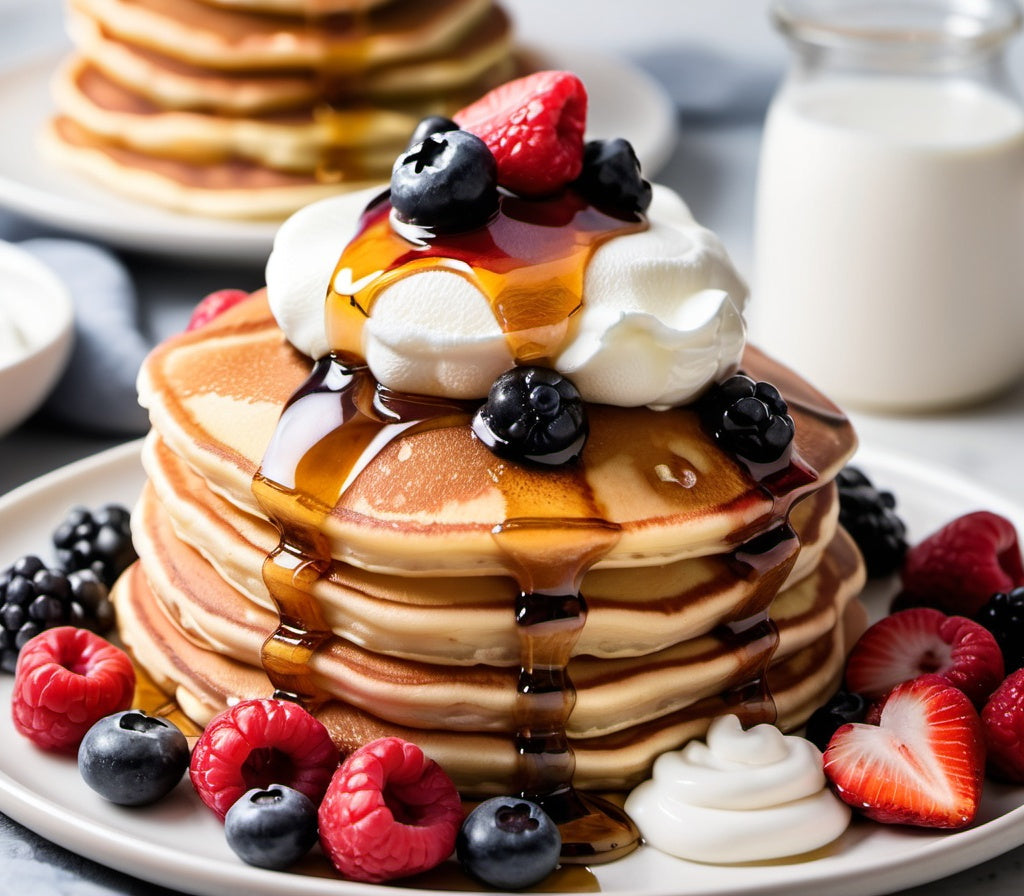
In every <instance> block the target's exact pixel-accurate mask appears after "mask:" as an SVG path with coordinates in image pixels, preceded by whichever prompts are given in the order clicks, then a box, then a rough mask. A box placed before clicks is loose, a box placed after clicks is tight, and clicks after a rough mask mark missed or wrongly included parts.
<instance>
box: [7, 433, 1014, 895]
mask: <svg viewBox="0 0 1024 896" xmlns="http://www.w3.org/2000/svg"><path fill="white" fill-rule="evenodd" d="M858 463H860V464H862V465H863V466H864V467H865V468H866V469H867V470H868V471H869V473H870V474H871V475H872V476H873V477H874V478H875V481H876V483H877V484H878V485H880V486H881V487H884V488H889V489H892V490H894V491H895V492H896V494H897V497H898V500H899V507H900V511H901V513H902V515H903V516H904V518H905V519H906V520H907V521H908V523H909V524H910V528H911V537H912V538H913V539H914V540H918V539H920V538H922V537H923V536H924V535H927V534H928V533H929V532H931V531H933V530H934V529H935V528H937V527H938V526H940V525H942V524H943V523H945V522H947V521H948V520H949V519H951V518H952V517H954V516H956V515H958V514H961V513H965V512H968V511H971V510H977V509H982V508H984V509H989V510H993V511H995V512H998V513H1002V514H1004V515H1006V516H1008V517H1009V518H1010V519H1012V520H1013V521H1014V523H1015V524H1016V525H1017V527H1018V529H1019V530H1021V531H1024V510H1022V509H1021V508H1020V507H1017V506H1016V505H1013V504H1010V503H1008V502H1006V501H1005V500H1003V499H1001V498H999V497H998V496H996V495H994V494H992V493H990V492H987V491H984V490H982V489H980V488H978V487H976V486H974V485H972V484H970V483H968V482H966V481H965V480H963V479H961V478H959V477H958V476H957V475H955V474H952V473H948V472H944V471H941V470H938V469H934V468H925V467H920V466H918V465H916V464H914V463H913V462H912V461H910V460H902V459H900V458H897V457H893V456H891V455H883V454H873V453H870V452H866V451H865V452H862V454H861V455H860V456H859V457H858ZM142 479H143V474H142V470H141V467H140V464H139V458H138V443H132V444H129V445H126V446H123V447H120V448H116V449H113V450H111V451H108V452H105V453H103V454H100V455H97V456H96V457H94V458H92V459H89V460H86V461H82V462H79V463H77V464H73V465H71V466H69V467H65V468H64V469H61V470H58V471H56V472H55V473H51V474H49V475H47V476H44V477H42V478H40V479H38V480H36V481H35V482H33V483H29V484H28V485H27V486H24V487H22V488H20V489H18V490H16V491H14V492H12V493H11V494H9V495H8V496H7V497H5V498H4V499H2V500H0V531H3V532H4V533H5V538H4V551H5V553H6V554H9V555H10V558H11V559H13V557H14V556H17V555H19V554H21V553H24V552H30V551H35V552H38V551H40V550H45V546H46V545H47V544H48V533H49V532H50V530H51V529H52V528H53V526H54V525H55V524H56V522H57V521H59V519H60V518H61V517H62V516H63V514H64V513H65V511H66V510H67V509H68V507H69V505H71V504H72V503H84V504H86V505H89V506H94V505H98V504H101V503H103V502H106V501H110V500H116V501H121V502H124V503H131V502H132V501H134V499H135V497H136V495H137V493H138V490H139V487H140V485H141V483H142ZM7 533H10V534H9V535H8V534H7ZM869 600H873V601H874V603H875V604H876V606H875V609H876V611H877V610H878V609H879V608H880V606H881V601H880V599H879V596H878V595H877V594H876V595H873V596H872V595H869ZM0 678H2V680H0V706H6V705H7V701H8V700H9V699H10V691H11V681H12V679H11V677H10V676H2V677H0ZM0 743H3V745H4V749H3V750H0V810H2V811H3V812H5V813H7V814H8V815H9V816H11V817H12V818H14V819H15V820H17V821H19V822H21V823H22V824H23V825H25V826H26V827H29V828H31V829H32V830H34V831H36V832H37V833H39V834H41V835H42V836H44V837H47V838H49V839H50V840H52V841H54V842H56V843H59V844H60V845H62V846H65V847H67V848H68V849H70V850H72V851H74V852H77V853H79V854H81V855H84V856H87V857H89V858H91V859H95V860H96V861H98V862H102V863H104V864H106V865H109V866H111V867H113V868H117V869H119V870H121V871H125V872H127V873H129V874H134V875H136V876H137V877H140V878H143V879H144V880H149V881H153V882H155V883H159V884H163V885H164V886H170V887H174V888H178V889H181V890H184V891H187V892H189V893H195V894H221V893H224V892H234V893H239V892H244V893H246V894H248V896H280V894H281V893H282V892H287V893H289V894H295V896H332V894H333V896H339V894H340V896H346V894H347V896H381V894H383V893H385V892H386V891H384V890H382V889H381V888H380V887H377V886H370V885H364V884H357V883H349V882H345V881H339V880H336V879H324V878H323V877H317V876H304V875H300V874H289V875H288V877H287V878H284V879H283V878H282V876H281V874H280V873H279V872H270V871H263V870H261V869H257V868H251V867H249V866H246V865H244V864H242V863H241V861H240V860H238V859H237V858H236V857H235V856H234V855H233V854H232V853H231V851H230V849H229V848H228V846H227V845H226V844H225V841H224V837H223V834H222V831H221V825H220V823H219V822H218V821H217V820H216V819H215V817H214V816H213V813H211V812H210V811H209V810H208V809H206V808H205V807H204V806H203V805H202V804H201V803H200V802H199V800H198V799H197V798H196V797H195V796H194V794H192V792H191V790H190V785H189V783H188V781H187V780H185V781H183V782H182V784H181V785H180V786H179V787H178V789H177V790H175V791H174V793H173V794H172V795H171V797H170V798H168V799H167V800H165V801H163V802H161V803H159V804H158V805H156V806H153V807H149V808H146V809H125V808H122V807H119V806H115V805H113V804H111V803H107V802H105V801H104V800H102V799H100V798H99V797H98V796H96V795H95V794H93V793H92V791H90V790H89V789H88V788H87V787H86V786H85V785H84V784H83V783H82V781H81V780H80V778H79V777H78V772H77V768H76V765H75V763H74V761H73V760H71V759H67V758H61V757H55V756H50V755H47V754H45V753H43V752H41V751H39V750H36V749H35V748H34V747H32V746H31V745H30V744H29V742H28V741H26V740H24V739H23V738H21V737H20V736H18V735H17V734H16V733H14V731H13V730H12V728H11V722H10V714H9V713H8V712H7V711H6V710H5V711H3V712H0ZM1021 843H1024V788H1011V787H1003V788H1000V787H997V786H995V785H992V784H991V783H990V782H986V790H985V796H984V799H983V800H982V808H981V813H980V818H979V821H978V823H977V824H976V825H975V826H974V827H972V828H971V829H969V830H966V831H962V832H959V833H952V834H950V833H946V834H943V833H939V832H929V831H924V830H912V829H900V828H896V827H886V826H884V825H877V824H873V823H870V822H860V823H857V824H855V825H854V826H853V827H851V828H850V830H848V831H847V832H846V834H844V835H843V837H842V838H841V839H840V840H839V841H838V842H837V844H835V845H834V846H833V847H832V848H830V849H828V850H825V851H823V852H821V853H819V854H816V855H815V856H814V857H813V858H808V857H803V858H802V859H799V860H792V861H780V862H777V863H767V864H759V865H758V864H753V865H745V866H730V867H722V866H712V865H699V864H694V863H690V862H683V861H680V860H677V859H672V858H670V857H668V856H665V855H662V854H660V853H658V852H656V851H655V850H653V849H649V848H642V849H640V850H638V851H637V852H635V853H633V854H632V855H630V856H628V857H627V858H625V859H621V860H620V861H618V862H613V863H611V864H609V865H604V866H598V867H596V868H595V869H594V871H595V873H596V875H597V877H598V879H599V881H600V886H601V890H602V891H603V892H606V893H619V894H630V896H682V894H686V896H711V894H751V896H752V894H768V893H785V894H787V896H801V894H803V896H820V894H821V893H822V892H826V888H827V892H828V893H829V896H853V894H857V896H871V894H877V893H883V892H885V893H888V892H892V891H894V890H899V889H903V888H905V887H909V886H914V885H917V884H922V883H927V882H929V881H932V880H936V879H938V878H940V877H944V876H946V875H948V874H952V873H953V872H955V871H960V870H962V869H964V868H968V867H970V866H972V865H975V864H978V863H980V862H983V861H985V860H987V859H990V858H992V857H994V856H997V855H999V854H1001V853H1003V852H1006V851H1008V850H1010V849H1011V848H1013V847H1015V846H1018V845H1020V844H1021ZM392 892H394V891H392ZM409 892H423V893H427V892H430V893H432V894H434V896H436V894H437V893H438V890H429V891H428V890H410V891H409Z"/></svg>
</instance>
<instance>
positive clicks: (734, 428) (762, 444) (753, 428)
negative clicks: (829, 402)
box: [700, 373, 795, 465]
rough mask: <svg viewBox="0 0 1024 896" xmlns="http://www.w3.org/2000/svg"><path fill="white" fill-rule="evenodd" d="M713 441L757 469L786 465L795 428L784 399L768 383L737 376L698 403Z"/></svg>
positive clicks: (739, 374)
mask: <svg viewBox="0 0 1024 896" xmlns="http://www.w3.org/2000/svg"><path fill="white" fill-rule="evenodd" d="M700 410H701V418H702V420H703V421H704V425H705V427H706V428H707V429H708V430H709V431H710V433H711V436H712V438H714V440H715V441H716V442H717V443H718V444H719V445H720V446H721V447H722V448H723V449H724V450H725V451H728V452H730V453H732V454H735V455H736V456H737V457H739V458H740V459H741V460H744V461H747V462H749V463H752V464H758V465H776V464H778V465H782V464H783V463H788V462H789V455H790V452H791V449H792V445H793V435H794V432H795V428H794V425H793V418H792V417H790V416H789V407H788V405H787V404H786V401H785V399H784V398H783V397H782V396H781V395H780V394H779V390H778V389H776V388H775V387H774V386H773V385H772V384H771V383H763V382H756V381H755V380H753V379H751V378H750V377H749V376H746V375H744V374H742V373H738V374H736V375H735V376H731V377H729V379H727V380H725V381H724V382H722V383H719V384H718V385H716V386H714V387H713V388H712V389H711V390H710V391H709V392H708V393H707V394H706V395H705V396H704V397H703V398H702V399H701V402H700Z"/></svg>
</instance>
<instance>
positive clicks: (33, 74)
mask: <svg viewBox="0 0 1024 896" xmlns="http://www.w3.org/2000/svg"><path fill="white" fill-rule="evenodd" d="M0 24H2V23H0ZM539 52H540V54H541V56H542V58H543V59H544V60H545V64H546V65H548V66H549V67H552V68H567V69H570V70H572V71H575V72H576V73H577V74H579V76H580V77H581V78H582V79H583V81H584V83H585V84H586V85H587V89H588V95H589V98H590V114H589V117H588V123H589V126H588V129H587V135H588V137H617V136H623V137H627V138H628V139H629V140H630V141H632V143H633V146H634V148H635V149H636V152H637V155H638V156H639V158H640V161H641V164H642V165H643V167H644V170H645V171H646V172H648V173H653V172H656V171H657V170H658V169H660V168H661V167H662V166H663V165H664V164H665V162H666V160H667V159H668V158H669V156H670V155H671V153H672V150H673V148H674V145H675V109H674V107H673V105H672V103H671V100H670V99H669V98H668V96H667V95H666V93H665V91H664V89H663V88H662V87H661V86H660V85H658V84H657V82H655V81H654V80H653V79H651V78H650V77H649V76H648V75H646V74H644V73H643V72H641V71H639V70H638V69H636V68H634V67H633V66H631V65H629V64H628V63H626V62H623V61H621V60H618V59H616V58H614V57H611V56H607V55H605V54H602V53H595V52H591V51H586V50H580V49H574V50H561V49H557V50H556V49H550V50H548V49H543V48H542V49H540V50H539ZM57 63H58V58H57V57H54V56H49V55H46V56H43V57H42V58H39V59H37V60H35V61H34V62H31V63H28V64H25V65H23V66H21V67H17V68H15V69H12V70H10V71H7V72H3V71H2V67H0V123H2V125H3V128H4V131H5V132H6V133H8V134H18V135H19V139H16V140H3V141H0V207H6V208H8V209H10V210H11V211H15V212H18V213H19V214H22V215H25V216H26V217H29V218H32V219H34V220H37V221H40V222H42V223H44V224H47V225H50V226H53V227H60V228H62V229H65V230H68V231H70V232H72V233H76V234H80V235H81V236H84V237H87V238H90V239H96V240H101V241H103V242H107V243H110V244H112V245H114V246H119V247H123V248H129V249H138V250H143V251H146V252H152V253H157V254H161V255H181V256H188V257H190V258H204V259H215V260H222V261H225V262H229V261H238V260H242V259H245V260H248V261H252V262H256V263H262V262H263V261H264V260H265V259H266V257H267V255H268V253H269V252H270V246H271V243H272V241H273V237H274V233H275V232H276V231H277V227H278V224H277V223H276V222H274V223H271V222H265V221H234V220H220V219H215V218H203V217H197V216H191V215H182V214H177V213H174V212H170V211H164V210H162V209H160V208H156V207H154V206H150V205H146V204H144V203H139V202H133V201H132V200H130V199H124V198H121V197H119V196H117V195H116V194H114V193H112V192H110V191H108V190H105V189H103V188H102V187H100V186H98V185H96V184H94V183H92V182H91V181H89V180H87V179H85V178H83V177H81V176H79V175H77V174H75V173H73V172H70V171H66V170H63V169H61V168H59V167H57V166H55V165H54V164H52V163H50V162H49V161H47V159H46V158H44V157H43V155H42V154H41V153H40V151H39V148H38V146H37V141H36V139H34V137H35V135H37V134H38V133H39V132H40V130H41V129H42V127H43V125H44V122H45V121H46V120H47V118H48V117H49V116H50V115H51V114H52V108H53V107H52V103H51V101H50V96H49V79H50V77H51V75H52V74H53V72H54V70H55V68H56V66H57Z"/></svg>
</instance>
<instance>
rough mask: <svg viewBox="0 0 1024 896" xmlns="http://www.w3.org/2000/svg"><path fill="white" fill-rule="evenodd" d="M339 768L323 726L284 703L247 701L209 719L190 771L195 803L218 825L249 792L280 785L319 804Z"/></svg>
mask: <svg viewBox="0 0 1024 896" xmlns="http://www.w3.org/2000/svg"><path fill="white" fill-rule="evenodd" d="M337 765H338V750H337V747H335V746H334V743H333V742H332V741H331V736H330V734H328V733H327V729H326V728H325V727H324V726H323V724H322V723H321V722H320V721H319V720H318V719H316V718H314V717H313V716H312V715H310V714H309V713H308V712H306V710H305V709H303V708H302V707H301V706H299V704H297V703H292V702H290V701H288V700H272V699H264V700H246V701H243V702H242V703H237V704H236V705H234V706H232V707H231V708H230V709H227V710H225V711H224V712H222V713H221V714H220V715H218V716H217V717H216V718H214V719H213V720H212V721H211V722H210V724H209V725H207V726H206V729H205V730H204V731H203V733H202V735H201V736H200V738H199V740H198V741H197V742H196V745H195V748H194V749H193V750H192V761H191V763H190V765H189V777H190V778H191V779H192V785H193V786H194V787H195V789H196V792H197V793H198V794H199V797H200V799H202V801H203V802H204V803H206V805H207V806H209V807H210V808H211V809H212V810H213V811H214V812H215V813H216V814H217V815H218V816H219V817H220V819H221V820H223V819H224V816H225V815H226V814H227V811H228V809H230V808H231V806H232V804H233V803H234V802H235V800H237V799H239V798H240V797H241V796H242V795H243V794H244V793H245V792H246V791H248V790H251V789H252V788H254V787H257V788H261V789H263V788H267V787H269V786H270V785H271V784H283V785H284V786H286V787H291V788H293V789H294V790H298V791H299V792H300V793H304V794H305V795H306V796H308V797H309V798H310V799H311V800H312V801H313V802H314V803H319V802H320V800H321V798H322V797H323V795H324V791H326V790H327V785H328V784H329V783H330V781H331V775H332V774H333V773H334V770H335V768H336V767H337Z"/></svg>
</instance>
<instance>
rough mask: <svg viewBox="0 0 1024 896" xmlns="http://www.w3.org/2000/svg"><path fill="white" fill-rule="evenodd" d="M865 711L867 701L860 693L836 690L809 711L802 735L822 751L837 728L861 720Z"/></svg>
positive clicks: (865, 714) (866, 710) (866, 709)
mask: <svg viewBox="0 0 1024 896" xmlns="http://www.w3.org/2000/svg"><path fill="white" fill-rule="evenodd" d="M867 712H868V704H867V701H866V700H865V699H864V698H863V697H862V696H861V695H860V694H858V693H856V692H854V691H844V690H838V691H836V692H835V693H834V694H833V695H832V696H831V697H830V698H829V701H828V703H826V704H825V705H824V706H820V707H818V708H817V709H816V710H815V711H814V712H812V713H811V717H810V718H809V719H808V720H807V729H806V731H805V733H804V736H805V737H806V738H807V739H808V740H809V741H810V742H811V743H812V744H814V745H815V746H816V747H817V748H818V749H819V750H821V752H822V753H824V752H825V750H826V749H827V748H828V742H829V741H830V740H831V739H832V735H833V734H835V733H836V731H837V730H838V729H839V728H841V727H842V726H843V725H845V724H847V722H863V721H864V719H865V717H866V716H867Z"/></svg>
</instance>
